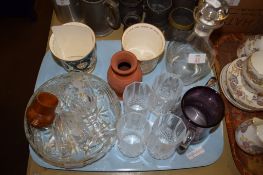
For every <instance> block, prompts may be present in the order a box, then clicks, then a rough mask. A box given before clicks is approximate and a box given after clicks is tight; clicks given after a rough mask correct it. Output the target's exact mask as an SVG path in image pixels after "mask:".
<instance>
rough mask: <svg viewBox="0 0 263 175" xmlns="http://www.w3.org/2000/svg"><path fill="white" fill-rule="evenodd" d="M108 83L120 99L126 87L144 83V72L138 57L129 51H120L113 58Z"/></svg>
mask: <svg viewBox="0 0 263 175" xmlns="http://www.w3.org/2000/svg"><path fill="white" fill-rule="evenodd" d="M107 78H108V83H109V85H110V86H111V88H112V89H113V90H114V91H115V93H116V94H117V95H118V97H119V98H120V99H122V94H123V91H124V89H125V87H126V86H127V85H129V84H131V83H132V82H135V81H142V70H141V68H140V66H139V63H138V61H137V58H136V56H135V55H134V54H133V53H131V52H129V51H119V52H117V53H115V54H114V55H113V56H112V58H111V65H110V66H109V69H108V74H107Z"/></svg>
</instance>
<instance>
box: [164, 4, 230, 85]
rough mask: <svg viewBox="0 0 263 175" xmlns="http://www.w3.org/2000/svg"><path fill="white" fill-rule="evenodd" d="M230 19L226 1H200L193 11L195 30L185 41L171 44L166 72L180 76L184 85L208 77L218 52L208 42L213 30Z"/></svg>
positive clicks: (167, 56) (168, 49) (169, 45)
mask: <svg viewBox="0 0 263 175" xmlns="http://www.w3.org/2000/svg"><path fill="white" fill-rule="evenodd" d="M227 16H228V5H227V3H226V2H225V1H224V0H201V1H200V2H199V4H198V6H197V7H196V8H195V10H194V19H195V22H196V23H195V27H194V29H193V32H192V33H191V34H190V35H189V36H188V37H187V39H186V40H185V41H182V40H180V41H177V40H173V41H171V42H170V43H169V44H168V48H167V55H166V69H167V71H168V72H172V73H175V74H177V75H178V76H179V77H180V78H181V80H182V81H183V83H184V85H190V84H192V83H195V82H196V81H198V80H200V79H202V78H203V77H205V76H206V75H208V74H209V73H210V71H211V67H212V66H213V64H214V58H215V51H214V49H213V47H212V44H211V42H210V40H209V37H210V34H211V33H212V32H213V30H214V29H216V28H219V27H221V26H222V25H223V21H224V19H225V18H226V17H227Z"/></svg>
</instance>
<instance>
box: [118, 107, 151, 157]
mask: <svg viewBox="0 0 263 175" xmlns="http://www.w3.org/2000/svg"><path fill="white" fill-rule="evenodd" d="M149 133H150V125H149V123H148V122H147V121H146V118H145V117H144V116H143V115H142V114H140V113H136V112H130V113H126V114H124V115H123V116H122V117H121V118H120V119H119V120H118V122H117V137H118V141H117V146H118V148H119V150H120V152H121V153H122V154H123V155H124V156H127V157H137V156H139V155H141V154H142V153H143V152H144V150H145V143H146V138H147V136H148V135H149Z"/></svg>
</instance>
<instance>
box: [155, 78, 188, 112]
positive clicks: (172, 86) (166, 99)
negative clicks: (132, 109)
mask: <svg viewBox="0 0 263 175" xmlns="http://www.w3.org/2000/svg"><path fill="white" fill-rule="evenodd" d="M152 89H153V92H154V95H153V96H152V98H153V99H152V100H151V111H152V112H153V113H154V114H155V115H157V116H160V115H161V114H166V113H168V112H169V111H171V110H175V109H176V108H177V107H178V106H179V103H180V99H181V95H182V91H183V82H182V81H181V79H180V78H178V76H176V75H175V74H172V73H162V74H160V75H159V76H157V77H156V78H155V80H154V83H153V85H152Z"/></svg>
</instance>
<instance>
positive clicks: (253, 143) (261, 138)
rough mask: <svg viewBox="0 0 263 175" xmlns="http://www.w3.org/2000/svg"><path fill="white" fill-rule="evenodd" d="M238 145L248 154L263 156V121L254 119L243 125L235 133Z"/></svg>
mask: <svg viewBox="0 0 263 175" xmlns="http://www.w3.org/2000/svg"><path fill="white" fill-rule="evenodd" d="M235 139H236V143H237V145H238V146H239V147H240V148H241V149H242V150H243V151H245V152H246V153H248V154H252V155H255V154H263V120H262V119H259V118H256V117H254V118H252V119H249V120H246V121H244V122H243V123H241V124H240V125H239V126H238V128H237V129H236V131H235Z"/></svg>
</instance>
